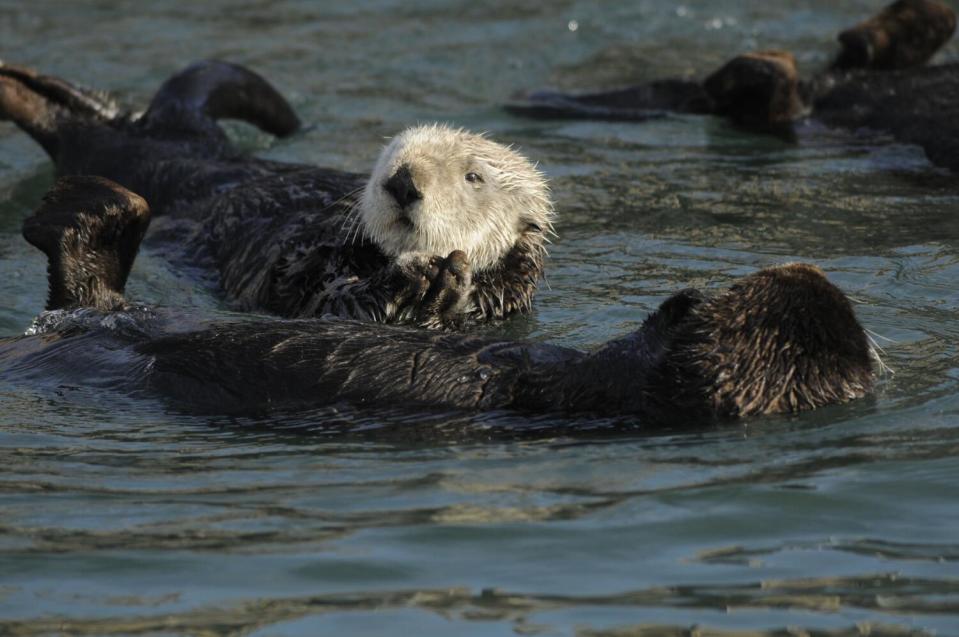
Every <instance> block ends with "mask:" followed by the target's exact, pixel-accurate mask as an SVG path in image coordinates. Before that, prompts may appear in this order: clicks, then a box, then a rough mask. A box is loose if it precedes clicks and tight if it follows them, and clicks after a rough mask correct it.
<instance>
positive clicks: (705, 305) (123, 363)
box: [0, 179, 873, 423]
mask: <svg viewBox="0 0 959 637" xmlns="http://www.w3.org/2000/svg"><path fill="white" fill-rule="evenodd" d="M101 186H102V183H101V182H99V181H92V182H91V184H90V187H91V188H94V189H95V188H100V187H101ZM86 187H87V186H86V185H85V184H84V181H83V180H82V179H74V180H71V181H65V182H64V181H61V182H60V183H59V185H58V188H59V189H60V190H63V191H67V192H64V193H61V195H60V196H59V199H61V200H66V199H67V198H70V199H72V200H74V201H80V200H81V199H82V195H83V192H84V189H85V188H86ZM128 201H129V202H131V205H130V206H129V208H128V213H129V222H130V223H131V224H133V225H138V224H140V223H141V221H140V219H141V216H142V215H141V211H139V210H138V205H137V203H136V200H135V199H133V198H130V199H129V200H128ZM58 214H59V211H56V210H53V209H51V208H50V207H49V206H47V207H41V209H40V210H38V211H37V213H36V214H35V215H34V217H32V218H31V219H30V220H29V221H28V224H29V225H30V226H31V227H35V226H41V225H44V224H46V223H47V222H48V221H50V222H51V223H50V227H51V229H52V230H51V232H54V231H55V229H56V228H63V229H64V231H66V229H68V228H70V227H71V226H70V224H68V223H64V222H63V221H62V219H61V218H60V217H59V216H58ZM83 214H85V215H87V216H89V214H90V211H89V210H87V209H85V212H84V213H83ZM102 214H108V212H107V207H106V206H104V207H103V208H102ZM79 216H80V215H79V213H78V217H79ZM81 223H84V222H81ZM90 227H91V228H94V227H95V226H94V225H92V224H91V226H90ZM96 227H105V226H96ZM85 237H86V240H87V241H89V242H91V243H106V242H107V238H106V237H98V236H96V235H95V233H90V234H88V235H85ZM54 245H55V244H54ZM61 262H64V263H66V262H67V261H66V260H61ZM50 275H51V279H50V285H51V288H53V287H55V286H62V285H64V284H69V282H72V281H76V280H77V279H76V277H73V276H72V273H69V272H67V273H65V274H64V273H62V271H61V270H59V269H55V268H52V269H51V270H50ZM61 278H62V280H60V279H61ZM107 288H110V286H107V285H104V286H102V288H96V289H107ZM121 291H122V290H121V289H115V286H114V288H113V289H110V290H109V294H108V296H109V298H111V299H112V298H113V297H114V295H115V294H117V293H119V292H121ZM64 298H68V299H84V302H85V303H89V304H91V305H93V306H102V305H103V304H100V303H97V302H96V300H95V299H93V300H90V299H89V297H84V296H83V295H81V294H78V293H73V294H67V295H66V296H65V297H64ZM80 304H81V302H80V301H71V302H69V303H67V304H65V305H64V306H63V307H61V308H59V309H57V308H55V309H56V312H55V313H54V315H53V316H51V315H50V314H47V315H45V316H44V317H42V320H41V321H40V322H39V324H40V325H41V326H43V327H42V329H40V330H37V331H39V332H41V333H39V334H36V335H32V336H24V337H20V338H14V339H4V340H2V341H0V365H2V368H3V370H4V371H3V372H2V373H0V377H2V378H5V379H7V380H16V379H31V380H38V381H39V380H44V381H45V382H50V380H51V379H53V381H54V382H56V383H68V384H84V383H86V384H95V385H96V386H98V387H99V386H104V383H105V384H106V386H109V387H110V388H111V389H113V390H116V391H121V392H125V393H128V394H131V395H135V396H152V397H158V398H162V399H165V400H168V401H170V402H171V403H173V404H174V405H176V406H177V407H178V408H181V409H187V410H192V411H200V412H204V413H246V412H251V411H260V410H263V409H269V408H271V407H284V408H288V407H295V406H315V405H323V404H331V403H338V402H347V403H353V404H357V405H371V406H372V405H390V406H398V405H403V406H409V407H410V408H415V409H422V408H426V407H453V408H459V409H466V410H491V409H512V410H518V411H524V412H539V413H551V412H562V413H575V412H587V413H594V414H608V415H617V414H618V415H635V416H637V417H639V418H641V419H642V420H644V421H646V422H650V423H654V422H658V423H677V422H682V421H684V420H685V421H689V420H693V421H700V422H701V421H711V420H717V419H719V420H722V419H728V418H736V417H745V416H753V415H758V414H775V413H788V412H798V411H803V410H808V409H813V408H816V407H820V406H823V405H828V404H832V403H839V402H843V401H847V400H850V399H853V398H858V397H861V396H863V395H864V394H865V393H866V392H867V391H868V390H869V389H870V387H871V386H872V382H873V372H872V353H871V349H870V346H869V344H868V342H867V339H866V335H865V333H864V331H863V329H862V327H861V326H860V325H859V323H858V321H857V320H856V317H855V314H854V312H853V310H852V307H851V305H850V303H849V301H848V300H847V299H846V297H845V296H844V295H843V294H842V292H840V291H839V290H838V289H837V288H836V287H835V286H834V285H832V284H831V283H829V281H827V280H826V278H825V276H824V274H823V273H822V271H821V270H819V269H818V268H816V267H815V266H811V265H805V264H791V265H785V266H780V267H771V268H766V269H763V270H760V271H758V272H756V273H754V274H751V275H749V276H746V277H743V278H741V279H739V280H738V281H736V282H735V283H734V285H733V286H731V287H730V288H729V289H728V290H726V291H725V292H722V293H720V294H717V295H715V296H711V297H704V296H703V295H701V294H700V293H698V292H696V291H695V290H684V291H682V292H679V293H677V294H675V295H673V296H672V297H670V298H669V299H667V300H666V301H665V302H664V303H663V304H662V305H661V306H660V307H659V309H658V310H657V311H656V312H654V313H653V314H651V315H650V316H649V317H647V318H646V320H645V321H644V322H643V324H642V326H641V327H640V328H639V329H638V330H636V331H635V332H633V333H631V334H628V335H626V336H624V337H622V338H618V339H615V340H612V341H610V342H608V343H606V344H605V345H603V346H602V347H600V348H599V349H597V350H596V351H594V352H591V353H585V352H580V351H577V350H573V349H569V348H564V347H557V346H552V345H548V344H537V343H526V342H514V341H503V340H499V339H495V338H483V337H478V336H468V335H457V334H443V333H436V332H429V331H424V330H416V329H409V328H401V327H391V326H375V325H371V324H369V323H360V322H354V321H345V320H330V319H325V320H324V319H320V320H280V319H276V320H271V321H262V320H259V321H248V322H240V323H225V324H215V325H212V326H210V327H208V328H206V329H201V330H196V331H186V332H183V331H181V332H176V331H175V330H176V329H177V326H176V324H175V323H168V324H167V325H166V326H164V325H163V324H162V321H161V320H160V319H158V318H157V317H156V316H153V315H151V314H150V313H149V312H146V313H145V312H144V311H143V310H142V309H137V308H133V309H131V310H129V311H119V312H106V313H104V312H97V311H91V310H89V309H86V308H80V309H77V306H78V305H80ZM70 310H73V311H70ZM164 331H166V333H162V332H164ZM103 379H106V380H103Z"/></svg>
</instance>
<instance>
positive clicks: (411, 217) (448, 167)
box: [358, 124, 553, 271]
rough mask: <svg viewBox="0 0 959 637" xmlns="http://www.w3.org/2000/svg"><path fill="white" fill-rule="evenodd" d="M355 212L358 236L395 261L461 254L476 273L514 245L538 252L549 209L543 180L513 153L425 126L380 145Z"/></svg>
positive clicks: (549, 225)
mask: <svg viewBox="0 0 959 637" xmlns="http://www.w3.org/2000/svg"><path fill="white" fill-rule="evenodd" d="M358 213H359V216H360V222H361V223H362V227H363V232H364V234H365V236H366V237H367V238H368V239H370V240H372V241H373V242H375V243H376V244H377V245H379V246H380V248H381V249H382V250H383V251H384V252H385V253H386V254H387V255H389V256H391V257H393V258H395V259H397V260H399V261H403V260H413V259H417V258H429V257H432V256H447V255H449V254H450V253H451V252H453V251H454V250H462V251H464V252H465V253H466V255H467V258H468V259H469V262H470V263H471V265H472V267H473V269H474V270H476V271H482V270H485V269H488V268H490V267H492V266H494V265H495V264H496V263H497V262H499V261H500V260H501V259H502V258H503V257H504V256H506V254H507V253H508V252H509V251H510V250H511V249H512V248H513V247H514V246H515V245H517V244H518V243H520V242H525V243H526V244H527V245H526V246H525V247H526V248H527V249H529V248H536V249H538V248H540V247H541V246H542V244H543V241H544V239H545V234H546V233H548V232H552V220H553V204H552V201H551V200H550V196H549V188H548V187H547V185H546V179H545V178H544V176H543V174H542V173H540V172H539V171H538V170H537V169H536V167H535V166H534V165H533V164H532V163H530V161H529V160H528V159H526V158H525V157H523V156H522V155H521V154H519V153H517V152H516V151H514V150H512V149H510V148H507V147H506V146H503V145H501V144H497V143H496V142H494V141H491V140H489V139H487V138H485V137H483V136H482V135H477V134H474V133H469V132H467V131H464V130H461V129H453V128H449V127H448V126H444V125H440V124H432V125H426V126H416V127H414V128H409V129H407V130H405V131H403V132H402V133H400V134H399V135H398V136H396V137H394V138H393V140H392V141H391V142H390V143H389V144H388V145H387V146H386V148H385V149H384V150H383V152H382V153H381V154H380V157H379V159H378V160H377V162H376V166H375V167H374V169H373V174H372V176H371V177H370V180H369V182H367V184H366V188H365V189H364V191H363V194H362V195H361V197H360V199H359V204H358Z"/></svg>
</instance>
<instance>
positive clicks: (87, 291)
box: [23, 176, 150, 310]
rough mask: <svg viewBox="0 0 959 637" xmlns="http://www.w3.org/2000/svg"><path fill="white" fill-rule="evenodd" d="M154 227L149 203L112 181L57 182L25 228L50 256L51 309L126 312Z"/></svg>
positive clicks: (77, 179)
mask: <svg viewBox="0 0 959 637" xmlns="http://www.w3.org/2000/svg"><path fill="white" fill-rule="evenodd" d="M149 223H150V208H149V206H148V205H147V203H146V201H144V200H143V198H141V197H140V196H139V195H135V194H133V193H132V192H130V191H129V190H126V189H125V188H123V187H122V186H119V185H118V184H115V183H114V182H112V181H110V180H108V179H104V178H102V177H90V176H78V177H62V178H60V179H58V180H57V183H56V184H55V185H54V187H53V189H52V190H51V191H50V192H49V193H47V195H46V196H45V197H44V198H43V203H42V204H41V205H40V207H39V208H38V209H37V210H36V211H35V212H34V213H33V214H32V215H31V216H29V217H28V218H27V219H26V220H24V222H23V237H24V238H25V239H26V240H27V241H28V242H29V243H30V244H32V245H33V246H35V247H37V248H39V249H40V250H41V251H42V252H43V253H44V254H46V255H47V259H48V265H47V276H48V283H49V297H48V300H47V309H48V310H56V309H65V308H75V307H89V308H96V309H100V310H113V309H117V308H119V307H123V306H124V305H125V301H124V299H123V288H124V286H125V285H126V281H127V276H128V275H129V274H130V269H131V268H132V267H133V261H134V259H135V258H136V254H137V250H138V249H139V246H140V241H141V240H142V239H143V235H144V234H145V233H146V230H147V226H148V225H149Z"/></svg>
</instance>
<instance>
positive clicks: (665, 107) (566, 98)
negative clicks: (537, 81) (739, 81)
mask: <svg viewBox="0 0 959 637" xmlns="http://www.w3.org/2000/svg"><path fill="white" fill-rule="evenodd" d="M505 108H506V110H507V111H509V112H510V113H513V114H515V115H522V116H525V117H534V118H537V119H602V120H613V121H646V120H648V119H655V118H658V117H664V116H665V115H666V114H667V113H697V114H707V113H711V112H712V102H711V100H710V98H709V95H707V94H706V91H705V90H704V89H703V87H702V85H701V84H700V83H699V82H693V81H687V80H660V81H656V82H650V83H649V84H642V85H640V86H634V87H631V88H625V89H619V90H615V91H607V92H601V93H588V94H583V95H566V94H563V93H557V92H555V91H537V92H534V93H530V94H529V95H526V96H524V97H522V98H520V99H519V101H516V102H513V103H510V104H507V105H506V106H505Z"/></svg>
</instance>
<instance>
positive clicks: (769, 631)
mask: <svg viewBox="0 0 959 637" xmlns="http://www.w3.org/2000/svg"><path fill="white" fill-rule="evenodd" d="M326 4H327V5H328V6H323V5H324V3H316V2H306V1H303V2H294V1H288V2H271V1H268V0H261V1H252V0H247V1H239V2H227V1H226V0H218V1H216V2H210V1H205V2H202V3H199V2H197V3H186V2H182V3H179V2H164V1H160V0H157V1H154V2H151V3H138V2H132V1H131V2H111V1H108V0H102V1H99V2H85V3H75V2H68V1H66V0H56V1H55V0H45V1H44V2H34V3H23V2H10V1H9V0H7V1H4V2H0V57H3V58H4V59H7V60H11V61H17V62H20V63H24V64H28V65H31V66H34V67H37V68H40V69H43V70H45V71H48V72H52V73H55V74H57V75H61V76H64V77H67V78H71V79H74V80H77V81H80V82H82V83H84V84H87V85H91V86H97V87H102V88H107V89H110V90H112V91H114V92H116V93H117V94H118V95H119V96H121V98H122V99H123V100H124V101H125V102H126V103H127V104H129V105H131V106H136V105H143V104H144V103H145V101H146V100H147V99H148V98H149V96H150V94H151V92H152V91H153V90H154V88H155V87H156V86H157V85H158V84H159V82H161V81H162V80H163V79H164V78H165V77H166V76H167V75H169V74H170V73H172V72H174V71H176V70H177V69H179V68H181V67H182V66H184V65H186V64H187V63H189V62H191V61H193V60H196V59H200V58H205V57H219V58H225V59H230V60H233V61H237V62H240V63H244V64H248V65H251V66H253V67H254V68H256V69H257V70H259V71H260V72H261V73H263V74H264V75H266V76H267V77H269V78H270V79H271V80H273V81H274V82H275V83H276V85H277V86H279V87H280V88H281V90H282V91H283V92H284V93H285V94H286V95H288V96H290V98H291V101H292V102H293V104H294V105H295V107H296V108H297V110H298V111H299V112H300V113H301V115H302V116H303V119H304V121H305V122H306V123H307V125H308V126H307V128H306V130H305V131H303V132H302V133H301V134H299V135H297V136H295V137H293V138H292V139H289V140H284V141H274V140H272V139H270V138H269V137H267V136H264V135H262V134H260V133H257V132H255V131H253V130H252V129H250V128H247V127H244V126H239V125H236V126H231V127H230V130H231V133H232V134H233V135H235V137H236V138H237V140H238V142H239V143H241V144H243V145H244V146H246V147H249V148H251V149H253V150H256V151H257V152H260V153H262V154H265V155H268V156H271V157H274V158H278V159H285V160H293V161H303V162H314V163H320V164H324V165H331V166H338V167H344V168H348V169H352V170H359V171H365V170H367V169H368V167H369V166H370V165H371V164H372V161H373V159H374V157H375V155H376V153H377V151H378V149H379V147H380V146H381V145H382V144H383V139H384V137H385V136H388V135H390V134H391V133H394V132H395V131H397V130H399V129H401V128H402V127H404V126H407V125H409V124H411V123H415V122H420V121H431V120H442V121H449V122H453V123H455V124H458V125H462V126H465V127H468V128H471V129H481V130H488V131H489V132H490V133H491V134H492V135H493V136H494V137H495V138H496V139H498V140H501V141H505V142H510V143H514V144H516V145H517V146H518V147H520V148H521V149H522V150H523V151H524V152H525V153H526V154H527V155H529V156H530V157H532V158H534V159H535V160H537V161H538V162H539V163H540V165H541V166H542V168H543V169H544V170H545V171H546V172H547V173H548V174H549V175H550V176H551V178H552V183H553V189H554V193H555V197H556V200H557V204H558V209H559V213H560V220H559V224H558V230H559V234H560V238H559V239H558V240H557V241H556V243H555V245H554V246H553V248H552V250H551V254H552V261H551V264H550V270H549V288H548V289H544V290H543V291H542V292H541V293H540V295H539V296H538V297H537V301H536V312H535V314H534V316H533V317H532V318H531V319H529V320H523V319H520V320H517V321H514V322H513V323H512V324H510V325H508V326H506V327H505V328H502V329H503V330H505V331H506V332H508V333H510V334H511V335H515V336H524V337H525V336H528V337H530V338H534V339H549V340H553V341H556V342H560V343H564V344H567V345H575V346H586V347H588V346H591V345H595V344H597V343H600V342H602V341H603V340H605V339H607V338H609V337H610V336H613V335H616V334H619V333H622V332H623V331H625V330H627V329H628V328H630V327H631V326H633V325H635V324H636V323H637V322H638V321H640V320H641V319H642V317H643V316H644V315H645V314H646V313H647V312H649V311H650V310H651V309H652V308H654V307H655V306H656V305H657V304H658V303H659V302H660V301H661V300H662V299H663V298H665V297H666V296H667V295H669V294H670V293H671V292H674V291H676V290H679V289H681V288H684V287H689V286H696V287H704V288H710V287H717V286H721V285H722V284H724V283H727V282H728V281H730V280H731V279H732V278H734V277H736V276H739V275H742V274H744V273H747V272H750V271H752V270H754V269H755V268H757V267H760V266H762V265H766V264H771V263H780V262H785V261H790V260H796V259H804V260H811V261H814V262H816V263H818V264H820V265H821V266H822V267H823V268H824V269H826V270H827V271H828V272H829V274H830V277H831V278H832V280H834V281H835V282H836V283H838V284H839V285H841V286H842V287H843V288H844V289H845V290H846V291H847V292H848V293H849V294H850V295H851V296H852V297H854V298H855V299H856V301H857V302H858V305H857V309H858V312H859V315H860V317H861V319H862V321H863V323H864V324H865V325H866V326H867V327H868V328H869V329H870V330H871V331H873V332H874V333H876V334H878V335H881V337H883V338H882V339H881V340H880V341H879V342H880V344H881V345H883V346H884V348H885V361H886V363H887V364H888V365H889V366H890V367H891V368H892V369H893V370H894V371H895V374H894V375H892V374H886V375H885V376H883V378H882V380H881V382H880V383H879V387H878V389H877V391H876V392H875V394H874V396H873V397H871V398H869V399H867V400H862V401H858V402H856V403H853V404H850V405H844V406H840V407H835V408H828V409H823V410H821V411H818V412H815V413H812V414H808V415H804V416H802V417H798V418H769V419H757V420H752V421H749V422H748V423H745V424H741V425H732V426H727V427H724V428H721V429H705V430H704V429H702V428H699V429H692V430H691V429H690V427H689V426H688V425H689V423H677V427H676V429H675V430H673V431H666V432H647V431H643V430H642V428H641V427H640V428H636V427H629V428H624V427H623V423H620V424H619V425H616V426H613V427H607V428H603V429H599V430H596V431H594V432H592V433H583V434H580V435H576V436H567V435H556V433H555V431H553V430H551V429H549V424H550V423H549V422H541V421H537V420H535V419H533V420H530V419H516V418H512V419H511V418H507V417H505V416H503V415H493V416H462V415H460V416H456V417H449V416H444V415H442V414H396V413H386V412H383V413H376V412H362V413H353V414H344V413H337V412H333V411H318V412H311V413H293V414H286V413H281V414H276V415H275V416H273V417H271V418H270V419H263V420H258V421H236V420H225V419H224V420H212V421H211V420H207V419H197V418H187V417H184V416H181V415H175V414H171V413H169V412H168V411H166V410H165V408H164V407H163V406H160V405H156V404H152V403H137V402H134V401H131V400H127V399H123V398H120V397H116V396H110V395H97V394H96V393H94V392H91V391H81V390H72V389H70V388H62V390H61V391H59V392H56V393H51V392H49V391H46V390H40V389H37V388H30V387H23V386H16V387H11V386H0V401H2V402H0V409H2V415H0V634H2V635H6V634H10V635H38V634H56V633H61V632H62V633H65V634H83V635H87V634H90V635H114V634H117V635H119V634H123V635H152V634H158V635H159V634H164V635H173V634H191V635H221V634H222V635H235V634H249V635H258V636H259V635H262V636H266V635H318V634H328V635H365V634H370V635H373V634H377V635H379V634H408V635H507V634H514V635H516V634H519V635H573V634H576V635H589V636H598V635H605V636H617V637H626V636H651V635H657V636H673V635H723V636H730V635H807V634H808V635H830V636H832V635H866V634H869V635H913V634H921V635H926V634H938V635H956V634H959V539H957V538H959V506H957V505H959V498H957V495H956V493H957V491H956V485H957V483H959V463H957V461H956V458H957V455H959V364H957V346H959V323H957V321H956V313H957V311H959V291H957V289H959V288H957V285H956V281H957V279H959V250H957V246H959V210H957V206H959V188H957V182H956V179H955V177H954V176H951V175H949V174H947V173H944V172H942V171H940V170H938V169H936V168H934V167H932V166H931V165H930V164H929V163H928V162H927V161H926V160H925V159H924V156H923V154H922V151H921V150H919V149H916V148H912V147H907V146H901V145H895V144H891V143H889V140H887V139H883V138H879V137H875V136H871V135H866V134H852V133H848V132H837V131H830V130H827V129H823V128H821V127H817V126H816V125H815V124H806V125H803V126H802V127H801V130H800V134H799V143H798V144H790V143H786V142H782V141H779V140H776V139H772V138H766V137H761V136H754V135H749V134H745V133H742V132H739V131H736V130H733V129H731V128H730V127H728V126H727V125H726V124H724V123H723V122H721V121H718V120H714V119H710V118H701V117H670V118H666V119H662V120H657V121H652V122H649V123H646V124H641V125H640V124H621V123H618V124H608V123H586V122H573V123H570V122H530V121H525V120H521V119H517V118H513V117H511V116H509V115H507V114H505V113H504V112H503V111H501V110H500V109H499V108H498V106H497V105H498V104H501V103H503V102H505V101H507V100H508V99H509V98H510V96H511V95H512V94H513V93H514V92H515V91H517V90H520V89H524V88H532V87H543V86H554V87H556V86H558V87H561V88H564V89H577V88H578V89H586V88H595V87H611V86H621V85H624V84H629V83H631V82H636V81H641V80H646V79H652V78H656V77H662V76H676V75H682V76H687V75H702V74H704V73H705V72H707V71H709V70H710V69H712V68H715V67H716V66H718V65H719V64H720V63H722V62H723V61H724V60H725V59H727V58H728V57H730V56H731V55H733V54H736V53H738V52H740V51H742V50H743V49H745V48H754V47H772V46H776V47H783V48H788V49H791V50H793V51H795V52H796V53H797V56H798V58H799V61H800V64H801V66H802V67H803V69H804V70H805V71H806V72H812V71H815V70H816V69H817V68H819V67H822V66H823V65H824V64H826V63H827V61H828V60H829V57H830V55H831V54H832V52H833V51H834V47H833V39H834V34H835V33H836V32H838V31H839V30H840V29H841V28H842V27H844V26H848V25H850V24H852V23H853V22H856V21H858V20H859V19H860V18H862V17H863V16H865V15H868V14H869V13H871V12H873V11H874V10H876V9H877V8H878V5H877V4H874V3H872V2H865V1H856V2H822V1H812V2H804V3H790V2H786V1H785V0H775V1H769V2H764V3H744V2H733V1H727V0H720V1H717V2H686V3H685V4H677V3H674V2H665V1H663V0H637V1H635V2H628V3H627V2H624V3H613V2H599V3H597V2H587V1H582V2H573V1H569V2H555V3H550V4H549V5H548V6H543V5H539V4H533V3H514V2H506V1H502V2H483V3H477V2H439V1H435V2H414V1H403V2H397V1H393V0H368V1H364V2H355V3H326ZM957 53H959V48H957V47H956V46H955V45H952V46H950V47H948V48H947V49H946V50H945V51H944V52H943V53H942V54H941V55H940V59H950V58H951V59H954V58H956V57H957ZM51 180H52V168H51V166H50V164H49V162H48V161H47V160H46V159H45V157H44V156H43V155H42V153H41V152H40V151H39V150H38V149H37V148H36V147H35V146H33V144H32V142H30V141H29V140H27V138H26V137H25V136H24V135H22V134H20V133H19V132H17V131H16V130H15V129H14V128H13V127H12V126H10V125H8V124H2V125H0V265H2V272H3V276H2V277H0V294H2V297H3V299H4V300H3V302H2V304H0V305H2V307H0V334H3V335H11V334H17V333H20V332H22V331H23V329H24V328H25V327H26V326H27V325H28V323H29V321H30V319H31V318H32V316H33V315H34V314H35V313H36V312H37V311H38V310H39V309H40V308H41V306H42V304H43V301H44V293H45V290H44V285H45V273H44V267H45V264H44V261H43V259H42V257H41V255H40V254H39V253H38V252H35V251H33V250H32V249H30V248H29V247H28V246H27V245H26V244H25V242H23V240H22V239H21V238H20V237H19V234H18V233H19V225H20V222H21V220H22V219H23V217H24V216H25V215H27V214H28V213H29V211H30V210H31V209H32V208H33V207H34V206H35V204H36V203H37V201H38V200H39V197H40V196H41V195H42V194H43V192H44V191H45V190H46V188H47V187H48V186H49V185H50V183H51ZM129 293H130V295H131V296H133V297H135V298H137V299H141V300H144V301H148V302H154V303H160V304H164V305H179V306H183V305H186V306H191V307H194V308H196V309H197V311H198V312H223V313H224V314H225V313H226V311H225V309H224V308H223V307H222V306H221V305H220V304H219V303H218V301H217V299H216V298H214V297H212V296H211V295H210V294H209V293H208V292H207V291H205V289H203V288H201V287H200V286H198V285H196V284H195V283H194V282H193V281H191V280H190V279H189V278H184V277H182V276H179V275H177V273H176V272H175V271H174V270H172V269H171V268H170V267H169V266H168V264H167V263H165V262H164V260H163V259H161V258H160V257H159V256H158V255H151V254H150V252H149V250H147V251H146V252H144V253H143V254H142V256H141V259H140V260H139V261H138V264H137V267H136V268H135V270H134V273H133V276H132V279H131V284H130V286H129ZM627 424H628V423H627ZM624 429H626V430H624ZM517 432H519V433H517Z"/></svg>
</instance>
